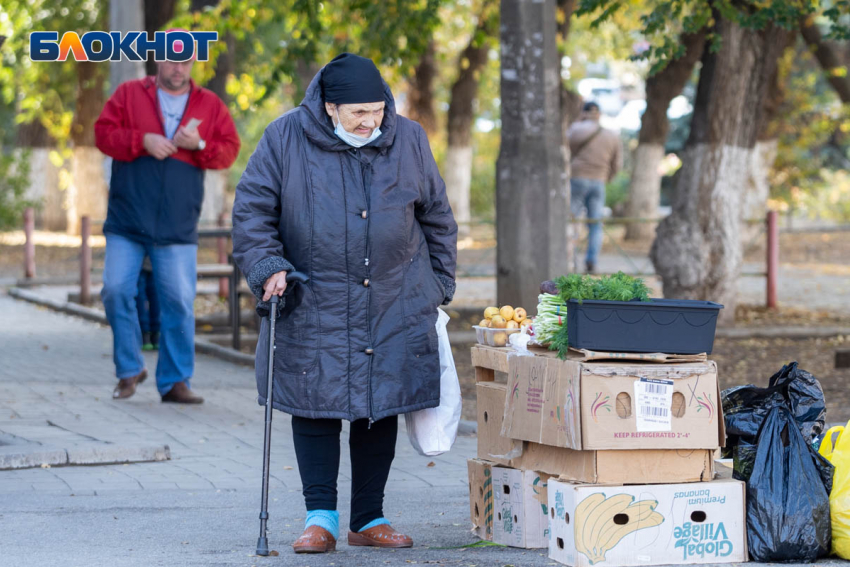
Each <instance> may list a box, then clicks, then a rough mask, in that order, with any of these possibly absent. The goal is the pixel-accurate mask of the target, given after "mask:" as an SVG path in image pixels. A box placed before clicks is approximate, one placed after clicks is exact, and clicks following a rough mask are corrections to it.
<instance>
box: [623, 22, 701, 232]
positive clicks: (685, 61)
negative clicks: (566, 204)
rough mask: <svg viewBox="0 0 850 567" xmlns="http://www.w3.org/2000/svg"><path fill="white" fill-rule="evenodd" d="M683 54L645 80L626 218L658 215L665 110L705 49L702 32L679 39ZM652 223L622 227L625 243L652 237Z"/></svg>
mask: <svg viewBox="0 0 850 567" xmlns="http://www.w3.org/2000/svg"><path fill="white" fill-rule="evenodd" d="M681 41H682V43H683V44H684V45H685V49H686V51H685V53H684V55H682V56H681V57H680V58H678V59H675V60H673V61H671V62H670V63H669V64H668V65H667V66H666V67H665V68H664V69H663V70H661V71H660V72H658V73H656V74H655V75H652V76H651V77H649V78H648V79H647V80H646V111H645V112H644V113H643V117H642V118H641V126H640V134H639V136H638V147H637V149H636V150H635V154H634V158H633V159H632V164H633V168H632V179H631V183H630V185H629V203H628V207H627V213H626V216H628V217H632V218H653V217H655V216H656V215H657V214H658V204H659V202H660V200H661V174H660V173H659V171H658V168H659V166H660V165H661V160H662V159H664V146H665V144H666V142H667V133H668V132H669V130H670V122H669V120H668V119H667V109H668V108H669V107H670V101H672V100H673V99H674V98H676V97H677V96H679V94H680V93H681V92H682V89H683V88H685V85H686V84H687V82H688V79H690V77H691V73H692V72H693V70H694V66H695V65H696V63H697V61H699V59H700V57H701V56H702V52H703V50H704V48H705V32H704V31H701V32H699V33H693V34H684V35H683V36H682V38H681ZM655 228H656V225H655V224H654V223H632V224H628V225H626V240H649V239H650V238H652V237H653V235H654V234H655Z"/></svg>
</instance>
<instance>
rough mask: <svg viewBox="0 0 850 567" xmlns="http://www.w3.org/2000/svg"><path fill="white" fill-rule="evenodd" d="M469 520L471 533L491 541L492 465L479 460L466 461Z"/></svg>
mask: <svg viewBox="0 0 850 567" xmlns="http://www.w3.org/2000/svg"><path fill="white" fill-rule="evenodd" d="M466 467H467V470H468V471H469V518H470V520H472V532H473V533H474V534H475V535H477V536H478V537H479V538H481V539H484V540H487V541H493V464H492V463H488V462H487V461H482V460H481V459H468V460H467V461H466Z"/></svg>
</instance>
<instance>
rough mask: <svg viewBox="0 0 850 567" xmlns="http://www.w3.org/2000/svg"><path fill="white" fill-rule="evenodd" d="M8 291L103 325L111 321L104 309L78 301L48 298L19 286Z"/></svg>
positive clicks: (15, 295)
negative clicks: (93, 307)
mask: <svg viewBox="0 0 850 567" xmlns="http://www.w3.org/2000/svg"><path fill="white" fill-rule="evenodd" d="M7 293H8V294H9V296H10V297H14V298H15V299H21V300H23V301H28V302H30V303H34V304H36V305H41V306H42V307H47V308H48V309H53V310H54V311H59V312H60V313H66V314H68V315H76V316H77V317H82V318H83V319H86V320H88V321H93V322H95V323H100V324H101V325H108V324H109V322H108V321H107V320H106V315H105V314H104V313H103V312H102V311H98V310H97V309H92V308H91V307H85V306H83V305H77V304H76V303H68V302H62V301H54V300H52V299H46V298H44V297H41V296H40V295H38V294H36V293H33V292H31V291H29V290H26V289H21V288H19V287H13V288H11V289H9V290H8V291H7Z"/></svg>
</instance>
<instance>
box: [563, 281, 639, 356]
mask: <svg viewBox="0 0 850 567" xmlns="http://www.w3.org/2000/svg"><path fill="white" fill-rule="evenodd" d="M555 285H557V286H558V291H559V296H560V298H561V301H563V302H564V303H567V302H568V301H569V300H570V299H575V300H576V301H578V302H579V303H581V302H582V301H583V300H585V299H599V300H605V301H632V300H634V299H637V300H640V301H649V288H648V287H647V286H646V283H644V281H643V280H642V279H640V278H635V277H632V276H628V275H626V274H624V273H623V272H617V273H616V274H614V275H612V276H603V277H601V278H594V277H591V276H586V275H585V276H583V275H580V274H570V275H568V276H561V277H559V278H557V279H556V280H555ZM549 349H550V350H556V351H558V356H559V357H560V358H562V359H564V358H566V357H567V353H568V352H569V350H570V341H569V331H568V329H567V325H561V326H560V327H559V328H558V330H557V332H556V333H555V336H554V338H553V339H552V342H551V343H550V344H549Z"/></svg>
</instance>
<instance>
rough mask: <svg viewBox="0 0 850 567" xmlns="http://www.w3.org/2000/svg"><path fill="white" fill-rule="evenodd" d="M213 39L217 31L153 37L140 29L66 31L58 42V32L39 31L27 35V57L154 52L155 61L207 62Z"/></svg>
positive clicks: (139, 56) (131, 56)
mask: <svg viewBox="0 0 850 567" xmlns="http://www.w3.org/2000/svg"><path fill="white" fill-rule="evenodd" d="M214 41H218V32H213V31H193V32H190V31H185V30H171V31H168V32H164V31H158V32H154V33H153V39H151V38H150V34H149V33H147V32H140V31H130V32H126V33H124V34H122V32H118V31H113V32H105V31H90V32H85V33H84V34H83V35H82V37H80V36H79V35H78V34H77V32H65V33H64V34H63V35H62V40H61V41H60V40H59V32H56V31H38V32H32V33H31V34H30V59H32V60H33V61H66V60H67V59H68V55H69V54H71V55H72V56H73V58H74V59H75V60H76V61H124V60H128V61H145V60H146V59H147V55H148V54H149V53H153V58H154V61H157V62H162V61H174V62H178V63H179V62H182V61H189V60H191V59H193V58H194V59H197V60H198V61H209V58H210V44H211V43H212V42H214Z"/></svg>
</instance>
